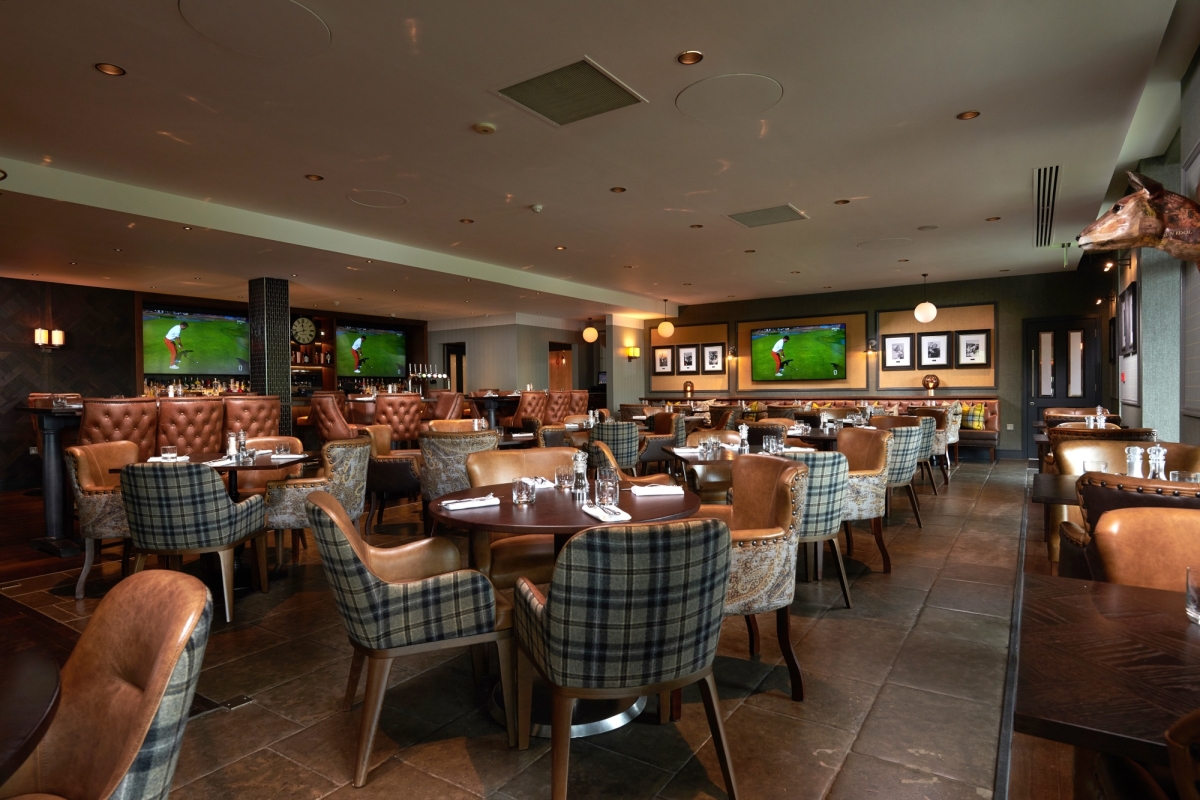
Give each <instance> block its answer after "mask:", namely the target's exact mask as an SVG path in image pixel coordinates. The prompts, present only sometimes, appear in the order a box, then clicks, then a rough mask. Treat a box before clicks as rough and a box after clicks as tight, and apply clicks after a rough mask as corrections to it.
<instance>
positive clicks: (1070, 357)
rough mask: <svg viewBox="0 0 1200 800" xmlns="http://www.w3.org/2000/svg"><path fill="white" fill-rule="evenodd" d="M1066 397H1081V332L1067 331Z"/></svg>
mask: <svg viewBox="0 0 1200 800" xmlns="http://www.w3.org/2000/svg"><path fill="white" fill-rule="evenodd" d="M1067 397H1083V331H1067Z"/></svg>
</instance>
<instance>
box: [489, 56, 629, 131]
mask: <svg viewBox="0 0 1200 800" xmlns="http://www.w3.org/2000/svg"><path fill="white" fill-rule="evenodd" d="M496 93H497V94H499V95H500V96H502V97H506V98H508V99H509V100H511V101H513V102H514V103H516V104H517V105H519V106H521V107H523V108H525V109H527V110H529V111H532V112H533V113H534V114H537V115H538V116H539V117H542V118H543V119H546V120H549V121H550V122H553V123H554V124H555V125H568V124H570V123H572V122H578V121H579V120H581V119H587V118H588V117H594V116H596V115H597V114H603V113H605V112H607V111H616V110H617V109H618V108H624V107H625V106H632V105H635V104H637V103H644V102H646V101H645V99H644V98H642V97H639V96H638V95H636V94H634V93H633V92H632V91H631V90H630V89H628V88H627V87H625V86H624V85H623V84H621V82H620V81H618V80H617V79H616V78H614V77H613V76H612V75H609V74H608V73H607V72H605V71H604V70H603V69H601V68H600V67H599V66H597V65H596V64H594V63H592V61H591V59H588V58H584V59H582V60H580V61H576V62H575V63H574V64H567V65H566V66H565V67H559V68H558V69H556V70H552V71H550V72H547V73H545V74H543V75H537V76H535V77H533V78H530V79H528V80H524V81H521V82H520V83H514V84H513V85H512V86H506V87H505V88H503V89H497V90H496Z"/></svg>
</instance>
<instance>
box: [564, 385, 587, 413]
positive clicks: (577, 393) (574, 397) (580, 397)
mask: <svg viewBox="0 0 1200 800" xmlns="http://www.w3.org/2000/svg"><path fill="white" fill-rule="evenodd" d="M587 412H588V393H587V389H572V390H571V405H570V407H569V408H568V410H567V413H568V414H572V415H576V414H587Z"/></svg>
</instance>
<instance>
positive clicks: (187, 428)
mask: <svg viewBox="0 0 1200 800" xmlns="http://www.w3.org/2000/svg"><path fill="white" fill-rule="evenodd" d="M224 419H225V404H224V402H222V399H221V398H220V397H164V398H163V399H161V400H160V401H159V404H158V449H159V451H161V450H162V449H163V447H166V446H170V445H174V446H175V447H177V448H179V455H181V456H190V455H192V454H193V453H220V452H223V451H224V449H225V448H224V447H223V445H224V436H225V431H224Z"/></svg>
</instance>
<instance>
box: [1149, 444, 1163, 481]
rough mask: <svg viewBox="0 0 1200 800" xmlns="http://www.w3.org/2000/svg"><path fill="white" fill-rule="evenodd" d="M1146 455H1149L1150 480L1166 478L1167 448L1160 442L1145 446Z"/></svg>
mask: <svg viewBox="0 0 1200 800" xmlns="http://www.w3.org/2000/svg"><path fill="white" fill-rule="evenodd" d="M1146 455H1147V456H1149V457H1150V474H1149V475H1148V476H1147V477H1149V478H1150V479H1151V480H1160V481H1165V480H1166V479H1167V448H1165V447H1163V446H1162V445H1160V444H1156V445H1154V446H1153V447H1150V448H1147V450H1146Z"/></svg>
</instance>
